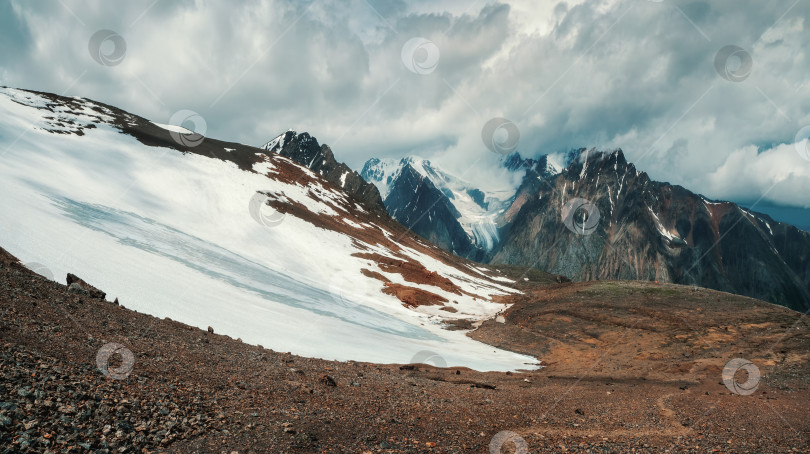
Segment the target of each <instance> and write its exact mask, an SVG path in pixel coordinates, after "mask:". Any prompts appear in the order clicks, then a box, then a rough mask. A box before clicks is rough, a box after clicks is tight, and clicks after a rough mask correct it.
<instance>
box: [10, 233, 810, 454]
mask: <svg viewBox="0 0 810 454" xmlns="http://www.w3.org/2000/svg"><path fill="white" fill-rule="evenodd" d="M509 271H510V272H512V273H521V274H522V270H520V269H515V270H509ZM528 277H529V278H530V280H529V281H528V282H527V283H526V284H525V286H524V290H525V291H526V295H524V296H523V297H520V298H516V299H514V300H512V301H509V302H511V303H514V306H513V307H512V308H511V309H510V310H509V311H508V312H507V313H506V314H505V316H504V318H503V319H501V320H500V321H501V322H503V323H500V322H499V321H494V320H493V321H489V322H486V323H484V325H483V326H481V327H480V328H479V329H478V330H477V331H476V332H474V333H473V334H472V335H473V336H474V337H476V338H478V339H480V340H482V341H485V342H488V343H490V344H493V345H498V346H502V347H505V348H510V349H512V350H516V351H521V352H525V353H530V354H533V355H536V356H537V357H539V358H540V359H542V360H544V362H545V364H546V367H545V368H544V369H541V370H539V371H533V372H526V373H506V374H504V373H479V372H474V371H470V370H468V369H463V368H435V367H432V366H430V365H377V364H365V363H357V362H334V361H324V360H317V359H308V358H301V357H298V356H294V355H290V354H286V353H279V352H274V351H271V350H268V349H264V348H262V347H259V346H251V345H246V344H243V343H242V342H240V341H239V340H237V339H231V338H229V337H227V336H221V335H217V334H215V331H216V329H215V326H214V329H212V330H210V331H214V332H209V331H206V330H200V329H198V328H195V327H191V326H187V325H184V324H182V323H178V322H176V321H172V320H165V319H164V320H161V319H157V318H154V317H151V316H148V315H144V314H139V313H137V312H134V311H130V310H128V309H126V308H125V307H124V306H125V305H126V301H121V304H123V305H124V306H121V305H116V304H114V303H111V302H108V301H106V300H105V299H103V298H100V297H99V295H98V294H97V293H96V292H94V291H92V290H95V289H86V288H84V287H82V285H81V283H80V284H79V285H72V286H71V287H70V288H68V287H67V286H64V285H60V284H58V283H55V282H53V281H50V280H47V279H45V278H43V277H41V276H39V275H37V274H34V273H33V272H31V271H29V270H28V269H26V268H25V267H23V266H22V265H21V264H19V263H18V262H17V261H16V259H14V258H13V257H11V256H10V255H8V254H6V253H5V251H2V250H1V249H0V342H1V343H2V345H3V348H2V352H0V375H2V380H1V381H0V389H2V395H1V396H0V452H77V453H78V452H111V453H112V452H120V453H126V452H216V453H219V452H225V453H232V452H234V451H236V452H239V453H248V452H257V453H258V452H274V453H275V452H307V453H309V452H324V453H342V452H351V453H366V452H372V453H394V452H436V453H440V452H441V453H451V452H456V453H467V452H473V453H486V452H499V450H500V452H504V453H507V452H509V453H511V452H524V453H525V452H532V453H534V452H590V453H601V452H649V453H653V452H656V453H657V452H672V453H676V452H678V453H680V452H695V453H697V452H700V453H704V452H758V453H764V452H808V451H810V418H808V417H807V416H808V408H810V378H808V377H810V366H809V365H808V359H809V358H810V323H809V322H808V320H807V319H806V318H804V316H802V315H801V314H799V313H796V312H792V311H790V310H787V309H784V308H781V307H777V306H773V305H769V304H766V303H762V302H758V301H756V300H751V299H748V298H743V297H737V296H734V295H730V294H726V293H720V292H714V291H710V290H704V289H698V290H695V289H693V288H687V287H681V286H674V285H667V286H658V285H655V284H651V283H637V282H622V283H619V282H594V283H578V284H572V283H562V284H560V283H538V282H535V281H541V280H542V279H540V278H538V279H534V278H533V276H532V275H531V274H530V275H529V276H528ZM74 284H75V282H74ZM84 284H85V285H88V284H86V283H84ZM212 325H215V321H212ZM129 352H131V356H129V355H128V353H129ZM434 353H435V356H433V357H432V358H429V357H426V358H428V360H429V361H430V362H433V363H434V364H440V363H441V352H434ZM737 357H742V358H747V359H748V360H750V361H751V362H752V363H753V364H754V365H756V366H757V368H758V370H759V371H760V373H761V379H760V380H758V381H757V383H756V390H755V391H754V392H753V393H751V394H749V395H744V394H747V393H748V391H746V390H742V391H740V390H737V392H734V391H733V389H734V388H731V389H730V388H728V387H727V386H726V385H725V383H724V379H723V376H722V369H723V367H724V365H725V364H727V362H728V361H729V360H731V359H733V358H737ZM736 377H737V381H738V382H745V381H746V377H745V376H744V375H743V376H740V375H739V374H738V375H737V376H736Z"/></svg>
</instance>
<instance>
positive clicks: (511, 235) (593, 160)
mask: <svg viewBox="0 0 810 454" xmlns="http://www.w3.org/2000/svg"><path fill="white" fill-rule="evenodd" d="M503 165H504V167H506V168H507V169H508V170H510V171H513V172H519V171H523V172H525V176H524V177H523V182H522V184H521V185H520V187H519V188H518V189H517V191H516V192H515V193H514V194H498V195H497V197H491V196H488V195H486V194H484V195H483V196H481V195H478V194H477V193H476V192H475V190H474V189H470V188H471V187H470V186H469V185H467V184H466V183H465V184H464V185H462V184H460V183H459V181H460V180H458V179H457V178H455V177H453V176H451V175H449V174H447V173H446V172H443V171H440V170H438V169H436V168H435V166H432V165H431V164H430V163H429V161H425V160H421V159H415V158H406V159H403V160H401V161H398V162H397V161H380V160H378V159H372V160H369V161H368V162H367V163H366V165H365V166H364V168H363V171H362V172H361V175H362V176H363V178H365V179H366V180H367V181H370V182H372V183H374V184H376V185H377V187H378V188H379V189H380V193H381V194H382V195H383V198H384V202H385V205H386V207H387V209H388V211H389V213H391V215H392V216H393V217H394V219H396V220H398V221H400V222H401V223H403V224H404V225H406V226H407V227H409V228H411V229H412V230H413V231H414V232H416V233H418V234H420V235H422V236H423V237H425V238H427V239H429V240H431V241H433V242H435V243H436V244H438V245H439V246H441V247H442V248H444V249H447V250H449V251H451V252H454V253H456V254H459V255H462V256H464V257H468V258H472V259H474V260H479V261H482V262H485V263H491V264H495V263H505V264H511V265H522V266H528V267H535V268H539V269H542V270H545V271H548V272H552V273H558V274H562V275H565V276H567V277H569V278H572V279H578V280H591V279H640V280H650V281H659V282H673V283H678V284H688V285H696V286H700V287H707V288H712V289H716V290H722V291H727V292H732V293H737V294H741V295H746V296H751V297H755V298H759V299H763V300H766V301H770V302H773V303H777V304H781V305H784V306H787V307H790V308H793V309H796V310H800V311H807V310H808V309H810V233H807V232H806V231H803V230H800V229H798V228H796V227H793V226H791V225H788V224H784V223H780V222H776V221H774V220H773V219H772V218H771V217H769V216H768V215H765V214H761V213H757V212H755V211H752V210H748V209H745V208H741V207H739V206H737V205H736V204H734V203H731V202H718V201H711V200H708V199H706V198H704V197H702V196H700V195H698V194H695V193H693V192H690V191H689V190H687V189H685V188H683V187H681V186H676V185H670V184H669V183H663V182H656V181H652V180H650V178H649V177H648V176H647V174H646V173H644V172H640V171H638V170H637V169H636V168H635V166H634V165H633V164H631V163H628V162H627V161H626V159H625V157H624V154H623V153H622V151H621V150H616V151H613V152H610V153H606V152H599V151H596V150H593V149H590V150H588V149H580V150H573V151H571V152H569V153H567V154H565V155H562V156H560V155H555V156H550V155H546V156H541V157H539V158H535V159H527V158H523V157H521V156H520V155H519V154H517V153H515V154H513V155H510V156H508V157H507V158H505V160H504V161H503ZM482 200H484V201H487V202H489V203H488V204H487V203H483V204H479V203H469V201H473V202H476V201H479V202H480V201H482ZM470 207H472V208H475V210H470ZM471 212H474V213H475V215H477V216H478V218H477V219H479V220H481V221H483V222H481V223H480V224H475V223H471V222H469V220H470V219H476V218H475V217H474V216H473V215H472V214H471ZM476 226H477V228H476ZM462 232H463V233H464V234H462ZM481 233H485V234H484V235H482V234H481Z"/></svg>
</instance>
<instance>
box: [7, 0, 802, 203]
mask: <svg viewBox="0 0 810 454" xmlns="http://www.w3.org/2000/svg"><path fill="white" fill-rule="evenodd" d="M808 19H810V3H808V2H796V3H793V2H784V3H783V2H771V3H763V2H757V1H754V0H734V1H731V0H729V1H719V2H708V1H700V0H698V1H693V2H684V1H667V0H665V1H645V0H624V1H608V2H605V1H597V0H586V1H581V0H579V1H571V2H558V3H545V2H543V3H542V4H540V5H539V6H538V4H537V2H532V1H528V0H527V1H508V2H483V1H482V2H468V1H444V2H428V1H416V2H407V3H406V2H404V1H383V0H368V1H366V0H351V1H337V0H334V1H318V2H299V1H287V0H273V1H268V2H258V1H245V2H239V3H235V2H224V1H222V2H206V1H184V2H160V1H157V2H154V1H152V0H150V1H143V2H139V1H132V2H126V3H117V2H116V3H111V2H89V3H88V2H78V1H75V2H74V1H67V0H66V1H64V2H62V3H60V4H50V3H49V4H47V5H46V4H44V3H40V2H24V1H16V0H12V1H11V2H4V3H2V4H0V39H2V41H3V46H0V84H3V85H9V86H15V87H21V88H31V89H37V90H43V91H52V92H56V93H64V94H68V95H77V96H84V97H90V98H93V99H96V100H99V101H102V102H106V103H109V104H113V105H116V106H119V107H121V108H124V109H126V110H129V111H131V112H134V113H137V114H139V115H142V116H145V117H148V118H150V119H153V120H154V121H158V122H168V120H169V119H170V118H171V117H172V115H173V114H174V113H175V112H177V111H180V110H184V109H188V110H192V111H194V112H197V113H199V114H200V115H201V116H202V117H203V118H204V119H205V121H206V124H207V133H208V135H211V136H214V137H218V138H222V139H229V140H236V141H240V142H244V143H249V144H256V145H258V144H262V143H264V142H265V141H267V140H268V139H270V138H272V137H273V136H275V135H276V134H278V133H280V132H282V131H284V130H286V129H288V128H294V129H296V130H298V131H309V132H310V133H312V134H313V135H315V136H316V137H317V138H318V139H319V140H320V141H321V142H322V143H328V144H329V145H330V146H332V148H333V149H334V150H335V152H336V154H337V156H338V158H339V159H341V160H344V161H347V162H348V163H349V164H350V165H351V166H353V167H355V168H359V166H360V165H362V163H363V162H364V161H365V160H366V159H368V158H370V157H380V158H390V157H400V156H403V155H406V154H417V155H421V156H423V157H427V158H431V159H433V160H436V161H438V162H439V163H440V164H442V165H443V166H444V167H446V168H447V169H448V170H450V171H452V172H455V173H457V174H459V175H463V176H464V178H466V179H468V180H471V181H473V182H478V183H479V184H481V185H483V186H485V187H486V186H487V185H498V184H504V181H503V179H502V178H499V175H500V174H499V173H498V172H496V171H495V170H493V169H495V168H496V166H497V161H498V159H499V156H498V155H497V154H495V153H492V152H490V151H489V150H488V149H487V147H486V146H485V145H484V143H483V142H482V140H481V130H482V128H483V127H484V125H485V124H486V123H487V121H489V120H490V119H492V118H494V117H503V118H507V119H509V120H511V121H512V122H514V124H515V125H516V126H517V127H518V129H519V131H520V143H519V147H518V149H519V151H520V152H521V153H522V154H524V155H527V156H533V155H539V154H545V153H555V152H561V151H565V150H568V149H571V148H578V147H597V148H617V147H620V148H622V149H623V150H624V151H625V153H626V155H627V158H628V159H629V160H630V161H633V162H635V163H636V165H637V166H638V167H639V168H640V169H643V170H646V171H647V172H648V173H650V175H651V176H652V177H653V178H655V179H660V180H665V181H670V182H672V183H677V184H681V185H684V186H686V187H688V188H690V189H693V190H695V191H698V192H701V193H703V194H705V195H706V196H708V197H711V198H716V199H730V200H734V201H738V202H745V203H761V204H763V206H765V205H777V206H790V207H799V208H810V197H807V194H808V193H810V192H809V191H808V189H810V160H808V159H806V158H807V156H804V157H803V156H802V154H801V153H799V152H798V150H797V149H796V147H795V146H794V143H795V142H797V141H800V140H801V139H802V138H801V137H797V133H798V132H799V131H800V130H801V129H802V128H804V127H806V126H808V125H810V82H808V79H807V77H806V75H807V74H808V73H810V60H808V57H807V51H806V49H810V33H808V30H807V27H808ZM99 30H110V31H113V32H115V33H117V34H118V35H120V36H121V37H122V38H123V40H124V41H125V43H126V53H125V55H124V58H123V59H121V61H120V63H118V64H115V65H110V66H105V65H103V64H99V63H98V62H97V61H96V60H95V59H94V58H93V57H92V56H91V52H89V51H88V44H89V43H90V42H91V37H92V36H93V35H94V33H96V32H98V31H99ZM413 38H423V39H424V40H423V41H420V43H423V44H424V43H425V42H428V43H430V44H428V45H419V46H416V47H415V48H414V50H413V51H411V50H409V51H408V52H406V53H407V54H408V55H406V57H408V58H403V46H404V45H405V44H406V43H408V42H409V41H410V40H412V39H413ZM104 46H107V47H104ZM111 46H112V47H114V43H113V42H110V41H107V42H104V43H101V46H100V50H99V51H100V52H101V55H106V54H110V53H111V52H113V51H114V50H115V49H112V48H110V47H111ZM726 46H736V47H734V48H733V49H740V50H741V51H742V52H736V53H735V52H731V53H730V54H729V53H727V55H726V54H723V53H722V52H721V49H724V48H725V47H726ZM718 55H719V57H718ZM718 58H720V59H721V60H722V61H720V62H718V61H717V60H718ZM423 64H425V65H427V66H426V67H424V68H422V69H419V68H420V66H419V65H423ZM414 65H417V66H416V69H417V70H416V71H414V68H415V67H414ZM749 65H750V66H749ZM755 209H756V207H755Z"/></svg>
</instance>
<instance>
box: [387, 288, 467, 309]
mask: <svg viewBox="0 0 810 454" xmlns="http://www.w3.org/2000/svg"><path fill="white" fill-rule="evenodd" d="M382 292H383V293H385V294H386V295H394V296H396V297H397V298H399V300H400V301H402V304H404V305H405V306H408V307H419V306H433V305H436V304H441V303H446V302H447V299H446V298H442V297H441V296H439V295H437V294H435V293H431V292H428V291H425V290H422V289H418V288H413V287H408V286H405V285H400V284H394V283H391V282H386V283H385V287H384V288H383V290H382ZM443 309H452V308H446V307H445V308H443Z"/></svg>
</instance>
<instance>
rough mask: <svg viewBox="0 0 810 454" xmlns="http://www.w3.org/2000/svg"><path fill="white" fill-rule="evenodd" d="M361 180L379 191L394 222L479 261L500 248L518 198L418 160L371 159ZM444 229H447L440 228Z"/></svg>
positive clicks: (416, 158)
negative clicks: (503, 225) (506, 216)
mask: <svg viewBox="0 0 810 454" xmlns="http://www.w3.org/2000/svg"><path fill="white" fill-rule="evenodd" d="M361 176H362V177H363V178H364V179H365V180H366V181H368V182H371V183H373V184H374V185H376V186H377V189H378V190H379V191H380V195H381V196H382V197H383V200H384V201H385V205H386V208H387V209H388V212H389V213H390V214H391V215H392V216H393V217H394V219H396V220H398V221H400V222H401V223H402V224H403V225H405V226H407V227H409V228H411V229H413V230H414V232H416V233H418V234H420V235H422V236H424V237H425V238H428V239H430V240H431V241H434V242H436V243H437V244H439V245H440V246H442V247H444V248H445V249H447V250H450V251H452V252H454V253H456V254H459V255H462V256H465V257H468V258H472V259H476V260H480V259H482V258H483V257H484V256H485V255H486V253H487V252H489V251H491V250H492V249H493V248H494V246H495V245H496V244H497V242H498V218H499V216H500V215H501V214H502V213H503V211H504V209H505V208H506V206H508V205H509V203H510V200H509V198H510V197H511V196H512V194H511V191H502V192H484V191H482V190H480V189H479V188H476V187H474V186H473V185H471V184H470V183H468V182H466V181H464V180H462V179H460V178H458V177H455V176H453V175H450V174H449V173H447V172H445V171H443V170H442V169H441V168H439V167H438V166H436V165H435V164H432V163H431V162H430V161H428V160H425V159H422V158H419V157H416V156H410V157H406V158H403V159H401V160H380V159H376V158H374V159H370V160H369V161H367V162H366V164H365V165H364V166H363V171H362V172H361ZM412 194H418V195H419V196H420V197H419V199H418V200H417V197H415V196H411V195H412ZM438 224H444V225H446V226H447V227H446V228H445V229H438V228H437V227H438ZM445 231H446V232H447V233H446V234H445ZM442 234H445V235H444V236H446V238H445V237H442V236H443V235H442Z"/></svg>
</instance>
